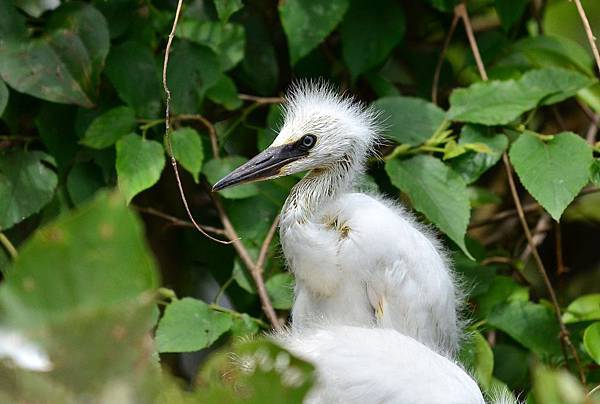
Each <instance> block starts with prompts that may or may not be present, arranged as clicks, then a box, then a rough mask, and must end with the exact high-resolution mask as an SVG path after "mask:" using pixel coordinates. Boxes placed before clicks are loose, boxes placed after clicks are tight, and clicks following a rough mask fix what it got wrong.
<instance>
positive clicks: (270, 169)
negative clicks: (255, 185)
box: [212, 143, 308, 191]
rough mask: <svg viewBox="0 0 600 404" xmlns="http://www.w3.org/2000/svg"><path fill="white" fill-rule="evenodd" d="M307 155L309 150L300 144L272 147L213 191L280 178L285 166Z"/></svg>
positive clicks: (243, 166)
mask: <svg viewBox="0 0 600 404" xmlns="http://www.w3.org/2000/svg"><path fill="white" fill-rule="evenodd" d="M307 155H308V150H307V149H306V148H303V147H301V146H300V145H299V144H298V143H291V144H285V145H281V146H276V147H270V148H268V149H266V150H264V151H263V152H262V153H260V154H258V155H257V156H255V157H253V158H252V159H251V160H250V161H248V162H247V163H246V164H243V165H241V166H240V167H238V168H236V169H235V170H233V171H232V172H231V173H229V174H228V175H226V176H225V177H224V178H222V179H221V180H220V181H219V182H217V183H216V184H215V185H213V188H212V190H213V191H220V190H222V189H224V188H227V187H231V186H233V185H238V184H244V183H247V182H254V181H261V180H266V179H269V178H273V177H278V176H280V175H281V168H282V167H283V166H285V165H286V164H289V163H291V162H293V161H296V160H298V159H300V158H302V157H305V156H307Z"/></svg>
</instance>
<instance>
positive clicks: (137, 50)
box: [106, 42, 162, 118]
mask: <svg viewBox="0 0 600 404" xmlns="http://www.w3.org/2000/svg"><path fill="white" fill-rule="evenodd" d="M106 75H107V76H108V79H109V80H110V82H111V83H112V85H113V86H114V87H115V89H116V90H117V93H118V94H119V97H120V98H121V99H122V100H123V101H125V102H126V103H127V105H129V106H130V107H131V108H133V109H134V110H135V112H136V114H137V115H138V116H140V117H143V118H153V117H156V116H158V114H159V112H160V110H161V105H162V90H161V85H160V75H159V72H158V66H157V64H156V60H155V58H154V54H153V53H152V50H151V49H150V48H148V47H146V46H143V45H142V44H139V43H137V42H126V43H123V44H121V45H118V46H113V47H112V48H111V50H110V54H109V55H108V59H107V60H106Z"/></svg>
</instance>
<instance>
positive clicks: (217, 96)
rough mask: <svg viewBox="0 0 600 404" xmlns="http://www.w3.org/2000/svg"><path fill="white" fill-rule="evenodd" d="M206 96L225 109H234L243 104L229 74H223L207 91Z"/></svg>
mask: <svg viewBox="0 0 600 404" xmlns="http://www.w3.org/2000/svg"><path fill="white" fill-rule="evenodd" d="M206 96H207V97H208V98H209V99H210V100H211V101H212V102H214V103H216V104H220V105H222V106H223V107H225V109H228V110H230V111H233V110H235V109H237V108H239V107H240V106H241V105H242V100H240V98H239V97H238V94H237V88H236V86H235V82H234V81H233V80H232V79H230V78H229V76H227V75H225V74H223V75H221V77H220V78H219V81H217V82H216V83H215V85H213V86H212V87H211V88H209V89H208V91H207V92H206Z"/></svg>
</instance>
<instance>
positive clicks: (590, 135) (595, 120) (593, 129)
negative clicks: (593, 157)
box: [585, 114, 600, 146]
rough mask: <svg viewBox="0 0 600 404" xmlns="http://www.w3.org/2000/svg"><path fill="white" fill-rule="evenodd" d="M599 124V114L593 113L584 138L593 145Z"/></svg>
mask: <svg viewBox="0 0 600 404" xmlns="http://www.w3.org/2000/svg"><path fill="white" fill-rule="evenodd" d="M599 124H600V115H599V114H594V115H593V117H592V123H590V126H589V127H588V130H587V132H586V134H585V140H586V142H588V144H590V145H592V146H594V145H595V144H596V135H597V134H598V125H599Z"/></svg>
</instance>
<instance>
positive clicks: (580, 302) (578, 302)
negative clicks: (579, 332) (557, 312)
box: [563, 293, 600, 323]
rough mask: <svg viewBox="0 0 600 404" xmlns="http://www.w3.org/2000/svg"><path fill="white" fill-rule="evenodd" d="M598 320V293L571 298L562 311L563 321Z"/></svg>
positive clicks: (599, 296) (599, 311)
mask: <svg viewBox="0 0 600 404" xmlns="http://www.w3.org/2000/svg"><path fill="white" fill-rule="evenodd" d="M591 320H600V293H592V294H589V295H583V296H580V297H578V298H577V299H575V300H573V301H572V302H571V303H569V305H568V306H567V308H566V309H565V311H564V313H563V321H564V322H565V323H577V322H579V321H591Z"/></svg>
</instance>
